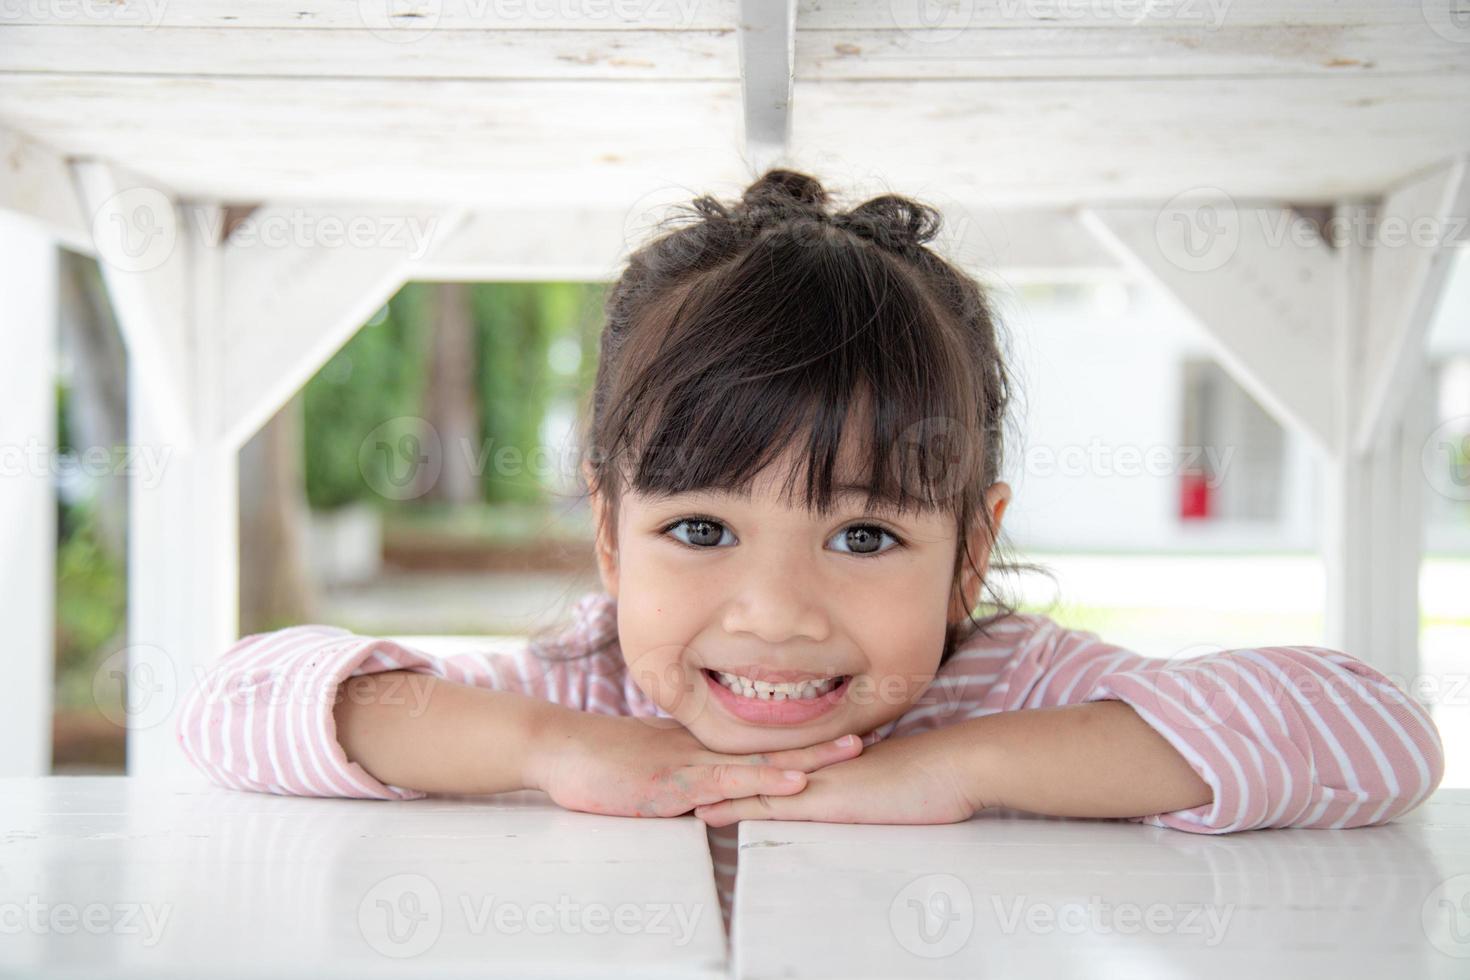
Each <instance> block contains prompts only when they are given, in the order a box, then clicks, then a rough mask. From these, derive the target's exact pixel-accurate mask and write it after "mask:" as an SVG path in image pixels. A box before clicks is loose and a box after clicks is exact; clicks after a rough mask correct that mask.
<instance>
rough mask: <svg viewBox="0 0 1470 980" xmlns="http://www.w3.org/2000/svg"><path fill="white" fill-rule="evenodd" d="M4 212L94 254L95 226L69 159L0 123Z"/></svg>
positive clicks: (0, 204)
mask: <svg viewBox="0 0 1470 980" xmlns="http://www.w3.org/2000/svg"><path fill="white" fill-rule="evenodd" d="M0 211H14V212H15V213H16V214H19V215H23V216H24V217H27V218H30V219H31V220H33V221H37V222H39V223H40V224H41V226H42V227H43V228H45V230H46V233H47V234H49V235H50V236H51V237H52V238H54V239H55V240H56V241H57V242H58V243H59V244H61V245H64V246H65V247H67V248H69V249H71V250H72V251H74V252H80V253H82V254H83V255H91V254H93V246H92V231H91V228H90V226H89V224H88V222H87V220H86V219H85V217H84V214H83V208H82V205H81V202H80V201H79V200H78V199H77V189H76V185H75V183H74V182H73V180H72V175H71V170H70V169H69V168H68V166H67V163H66V159H65V158H64V157H63V156H62V155H61V154H60V153H57V152H56V151H55V150H53V149H51V148H50V147H49V146H45V145H44V144H41V143H37V142H36V141H35V140H33V139H31V138H30V137H29V136H25V135H23V134H21V133H18V132H16V131H15V130H13V129H7V128H6V127H4V126H0Z"/></svg>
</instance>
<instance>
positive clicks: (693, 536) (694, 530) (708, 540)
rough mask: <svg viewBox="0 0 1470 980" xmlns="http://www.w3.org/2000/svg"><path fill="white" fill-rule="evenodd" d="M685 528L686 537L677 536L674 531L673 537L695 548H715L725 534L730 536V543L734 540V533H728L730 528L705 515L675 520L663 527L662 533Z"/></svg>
mask: <svg viewBox="0 0 1470 980" xmlns="http://www.w3.org/2000/svg"><path fill="white" fill-rule="evenodd" d="M680 528H685V529H687V530H686V533H687V537H682V538H681V537H679V535H678V534H677V533H676V534H674V538H675V539H676V540H678V541H683V542H684V543H685V544H687V545H690V546H692V547H695V548H715V547H718V546H719V545H720V543H721V542H722V541H723V540H724V537H725V536H728V537H729V538H730V543H731V544H733V543H734V542H735V535H733V534H730V529H729V528H727V527H725V525H723V524H721V523H720V522H719V521H712V520H710V519H709V518H707V517H685V518H683V519H682V520H677V521H675V522H674V523H672V524H670V525H669V526H668V527H666V528H664V533H665V534H669V533H670V532H677V531H678V530H679V529H680Z"/></svg>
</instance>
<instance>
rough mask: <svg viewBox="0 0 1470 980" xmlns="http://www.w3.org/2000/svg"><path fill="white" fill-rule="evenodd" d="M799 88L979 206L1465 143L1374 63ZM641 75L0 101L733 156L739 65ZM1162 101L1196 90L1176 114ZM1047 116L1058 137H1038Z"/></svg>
mask: <svg viewBox="0 0 1470 980" xmlns="http://www.w3.org/2000/svg"><path fill="white" fill-rule="evenodd" d="M795 91H796V96H795V103H794V107H793V112H794V115H793V141H794V142H793V146H794V152H793V156H792V161H793V162H794V163H797V164H800V165H806V166H809V167H811V168H813V169H815V170H817V171H818V172H819V173H822V174H824V175H826V176H828V177H829V179H832V180H834V181H837V182H839V183H840V182H845V181H847V180H848V178H849V173H851V174H854V175H862V176H866V175H870V174H884V175H886V176H887V177H888V178H889V179H890V180H891V181H893V182H894V183H895V184H896V185H898V186H908V187H921V188H922V187H931V188H943V189H944V190H945V191H946V192H948V193H952V194H954V195H956V196H965V197H968V198H969V199H970V200H972V201H974V202H979V203H984V204H987V205H990V206H1002V205H1004V206H1031V205H1064V204H1074V203H1080V202H1085V201H1133V202H1138V201H1158V200H1161V199H1167V198H1168V197H1170V196H1173V194H1175V193H1178V192H1179V191H1182V190H1186V189H1188V188H1190V187H1196V186H1203V185H1213V186H1217V187H1221V188H1224V189H1226V190H1228V192H1229V193H1230V194H1231V195H1232V196H1233V197H1235V198H1236V199H1237V201H1240V202H1242V203H1246V202H1259V201H1271V202H1275V201H1281V200H1290V201H1295V202H1302V203H1315V202H1322V201H1325V200H1332V199H1335V198H1337V197H1339V196H1346V195H1373V194H1376V193H1379V192H1381V191H1382V190H1384V189H1385V188H1387V187H1390V186H1393V185H1395V184H1397V183H1399V182H1401V181H1402V180H1403V179H1404V178H1405V177H1406V176H1408V175H1410V174H1413V173H1415V172H1419V171H1422V170H1425V169H1427V168H1429V167H1432V166H1435V165H1437V164H1440V163H1442V162H1443V161H1444V160H1445V159H1447V158H1449V157H1450V156H1453V155H1455V154H1456V153H1465V152H1470V124H1467V123H1470V108H1467V104H1466V102H1465V100H1463V99H1460V98H1458V97H1457V94H1458V93H1457V92H1456V91H1455V89H1454V87H1453V86H1449V85H1442V84H1439V83H1438V82H1436V83H1435V84H1432V85H1431V84H1424V83H1423V82H1416V81H1413V80H1410V79H1404V78H1393V77H1389V78H1369V77H1363V76H1341V77H1328V78H1298V79H1258V80H1249V81H1246V80H1234V81H1219V80H1209V79H1202V80H1187V79H1180V80H1177V81H1175V82H1171V83H1170V84H1169V85H1167V86H1163V85H1158V84H1157V83H1155V82H1152V81H1148V80H1122V79H1120V80H1100V81H1095V82H1089V83H1087V84H1085V85H1079V84H1077V83H1075V82H1067V81H1055V80H1027V81H1018V80H1010V81H960V82H942V81H922V82H893V81H889V82H860V81H855V82H803V81H801V80H800V79H798V81H797V83H796V89H795ZM648 92H649V90H648V89H647V87H646V85H645V83H642V82H621V83H619V82H590V81H589V82H564V81H563V82H557V81H537V82H530V81H526V82H514V81H481V82H475V81H463V80H408V79H401V80H391V79H381V80H368V79H363V80H331V79H327V80H319V81H314V82H312V83H310V84H309V85H303V84H301V83H299V82H285V81H281V80H262V79H243V78H199V77H190V76H180V77H169V78H156V79H149V78H139V77H116V78H114V77H105V76H101V77H99V76H77V75H37V74H5V75H0V118H5V119H9V120H11V121H12V123H13V124H14V125H17V126H20V127H21V128H23V129H24V131H25V132H26V133H27V134H29V135H31V136H33V137H34V138H37V139H41V140H44V141H45V142H47V143H49V144H50V145H52V146H54V147H55V148H56V149H57V150H58V152H63V153H68V154H76V155H97V156H104V157H107V158H110V159H114V160H117V161H119V162H121V163H122V164H124V165H127V166H129V167H131V168H133V169H135V170H139V169H140V170H142V171H144V172H146V173H149V174H150V175H151V176H153V177H155V178H157V179H158V180H160V181H165V182H167V183H168V184H169V185H170V186H172V187H174V188H175V189H176V190H178V192H179V193H180V194H185V195H190V196H201V197H204V196H215V195H217V196H220V197H223V198H224V199H226V200H246V201H251V200H262V199H276V200H317V201H322V200H352V199H357V200H363V199H376V200H395V201H412V202H418V203H425V202H445V203H461V202H463V203H468V204H484V205H493V204H524V203H556V202H568V203H580V204H594V203H597V204H602V205H617V204H620V203H624V202H627V201H630V200H633V199H635V198H637V197H638V196H639V195H640V194H643V193H645V192H646V191H647V189H648V187H649V186H651V185H654V184H657V183H660V182H662V183H668V184H679V185H684V186H689V187H692V188H693V187H708V186H720V185H722V184H726V183H743V182H745V181H746V180H748V172H747V168H745V167H744V166H743V165H742V164H741V163H740V161H739V159H738V157H739V153H738V145H739V144H738V140H739V134H740V131H741V130H740V125H741V124H740V118H741V117H740V113H741V103H740V90H739V85H738V83H736V82H733V81H722V82H670V83H669V84H666V85H665V84H661V85H660V87H659V89H658V93H659V95H658V108H659V111H658V112H649V111H647V107H648V104H649V102H648V98H649V95H648ZM1181 104H1187V105H1190V106H1191V107H1193V108H1192V112H1193V113H1194V122H1193V124H1192V125H1191V126H1188V127H1185V128H1180V126H1179V125H1178V120H1179V106H1180V105H1181ZM1262 105H1272V106H1275V107H1277V109H1276V110H1275V111H1273V113H1271V114H1263V113H1262V112H1261V111H1260V107H1261V106H1262ZM668 119H678V120H681V123H680V125H679V126H677V127H670V126H668V125H666V120H668ZM875 127H876V128H875ZM385 133H392V134H394V138H392V139H385V138H384V134H385ZM877 133H881V138H878V137H876V136H875V134H877ZM1059 133H1064V134H1066V145H1067V146H1068V147H1071V148H1075V151H1070V150H1069V151H1065V152H1058V151H1057V149H1056V140H1057V138H1058V137H1057V134H1059ZM1161 134H1166V135H1161ZM859 142H861V144H862V145H861V146H860V147H859V145H858V143H859ZM859 151H860V156H859V155H858V154H859ZM849 159H861V161H862V164H861V168H860V169H859V168H858V167H856V166H855V165H853V164H851V163H849V162H847V161H848V160H849ZM492 174H493V175H494V177H493V179H491V178H490V177H488V176H487V175H492Z"/></svg>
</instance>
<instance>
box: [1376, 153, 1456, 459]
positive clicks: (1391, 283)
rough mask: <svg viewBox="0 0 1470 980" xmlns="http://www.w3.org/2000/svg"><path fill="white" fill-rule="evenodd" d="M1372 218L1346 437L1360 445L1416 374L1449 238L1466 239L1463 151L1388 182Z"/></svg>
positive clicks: (1384, 424)
mask: <svg viewBox="0 0 1470 980" xmlns="http://www.w3.org/2000/svg"><path fill="white" fill-rule="evenodd" d="M1375 225H1376V229H1375V235H1374V242H1373V248H1372V250H1371V252H1370V253H1369V262H1368V281H1369V285H1368V314H1369V318H1368V322H1367V324H1366V325H1365V334H1364V338H1363V340H1364V344H1365V347H1364V349H1363V350H1362V355H1363V358H1364V364H1363V373H1362V375H1361V377H1362V388H1361V392H1360V398H1359V399H1358V400H1357V401H1355V403H1354V405H1355V410H1356V412H1357V413H1358V416H1357V419H1356V423H1355V426H1354V432H1353V442H1354V445H1355V446H1356V447H1357V448H1358V449H1359V451H1363V452H1366V451H1368V450H1369V449H1370V448H1371V447H1372V446H1374V445H1375V444H1377V443H1378V442H1379V441H1381V440H1383V439H1384V438H1385V437H1387V435H1388V429H1389V428H1390V427H1391V426H1392V425H1393V423H1394V420H1396V419H1397V418H1398V416H1399V409H1400V408H1401V407H1402V405H1403V404H1404V402H1405V400H1406V399H1407V398H1408V397H1409V395H1410V392H1411V391H1412V389H1413V386H1414V385H1415V384H1416V383H1417V382H1418V380H1419V379H1418V374H1419V373H1420V366H1421V364H1422V362H1423V360H1424V345H1425V342H1426V340H1427V337H1428V334H1429V325H1430V323H1431V322H1432V320H1433V318H1434V312H1435V310H1436V308H1437V307H1438V305H1439V299H1440V296H1441V294H1442V293H1443V290H1444V285H1445V282H1446V281H1447V279H1448V275H1449V269H1450V265H1451V259H1453V258H1454V251H1453V245H1454V244H1459V245H1460V246H1470V164H1467V158H1466V157H1464V156H1461V157H1457V158H1455V159H1454V160H1451V161H1449V162H1448V163H1446V164H1445V165H1444V166H1442V167H1439V168H1436V169H1435V170H1434V171H1433V172H1431V173H1429V174H1426V175H1423V176H1420V177H1418V178H1416V179H1414V180H1411V181H1408V182H1406V183H1404V184H1401V185H1400V186H1398V187H1396V188H1394V189H1393V190H1392V191H1390V192H1389V193H1388V194H1387V195H1386V196H1385V198H1384V200H1383V202H1382V204H1381V205H1380V206H1379V208H1378V214H1377V220H1376V222H1375Z"/></svg>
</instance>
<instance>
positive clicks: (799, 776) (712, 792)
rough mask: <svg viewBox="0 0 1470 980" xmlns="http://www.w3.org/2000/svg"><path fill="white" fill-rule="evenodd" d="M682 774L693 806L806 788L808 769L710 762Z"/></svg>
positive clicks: (779, 794)
mask: <svg viewBox="0 0 1470 980" xmlns="http://www.w3.org/2000/svg"><path fill="white" fill-rule="evenodd" d="M680 775H681V779H680V782H682V783H684V784H685V785H687V787H688V790H687V792H688V795H689V802H690V803H691V804H692V805H693V806H702V805H704V804H706V803H718V802H719V801H720V800H733V799H739V798H741V797H746V796H759V795H762V794H765V795H767V796H788V795H790V794H792V793H800V792H801V791H802V790H803V789H805V788H806V773H804V772H802V771H801V770H798V769H784V770H783V769H777V768H775V767H774V766H745V765H740V764H739V763H733V762H716V763H714V764H712V765H707V766H690V767H689V768H687V769H685V770H683V771H682V773H681V774H680Z"/></svg>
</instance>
